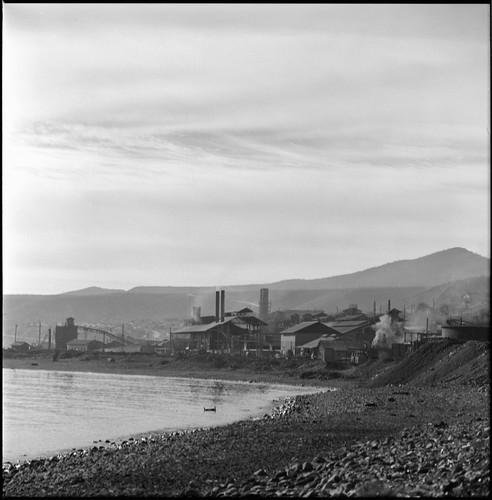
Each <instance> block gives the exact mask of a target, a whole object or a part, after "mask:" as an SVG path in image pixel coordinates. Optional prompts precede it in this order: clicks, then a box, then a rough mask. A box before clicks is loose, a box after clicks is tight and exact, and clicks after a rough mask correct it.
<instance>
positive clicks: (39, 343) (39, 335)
mask: <svg viewBox="0 0 492 500" xmlns="http://www.w3.org/2000/svg"><path fill="white" fill-rule="evenodd" d="M38 346H41V321H40V322H39V330H38Z"/></svg>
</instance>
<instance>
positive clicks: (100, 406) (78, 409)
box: [2, 368, 317, 462]
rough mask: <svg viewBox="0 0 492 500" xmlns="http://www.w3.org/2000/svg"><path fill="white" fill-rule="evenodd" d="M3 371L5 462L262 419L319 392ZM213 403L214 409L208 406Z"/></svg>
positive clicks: (238, 384) (209, 382)
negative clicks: (287, 401)
mask: <svg viewBox="0 0 492 500" xmlns="http://www.w3.org/2000/svg"><path fill="white" fill-rule="evenodd" d="M2 371H3V419H2V421H3V424H2V425H3V445H2V446H3V450H2V459H3V461H4V462H5V461H14V460H26V459H30V458H35V457H40V456H49V455H53V454H56V453H59V452H61V451H67V450H70V449H72V448H85V447H90V446H94V444H93V442H94V441H99V440H102V441H103V442H104V441H105V440H106V439H111V440H115V439H123V438H128V437H130V436H132V435H133V436H135V435H136V434H139V433H145V432H149V433H150V432H152V431H174V430H179V429H191V428H197V427H211V426H215V425H223V424H227V423H230V422H234V421H237V420H245V419H248V418H253V417H261V416H263V415H264V414H265V413H268V412H269V411H270V409H271V407H272V406H274V403H273V400H277V399H280V398H284V397H287V396H294V395H297V394H306V393H309V392H315V391H316V390H317V389H315V388H307V387H306V388H303V387H292V386H287V385H267V384H249V383H245V382H226V381H217V380H202V379H186V378H170V377H169V378H168V377H150V376H139V375H119V374H103V373H80V372H63V371H42V370H39V371H35V370H19V369H7V368H3V370H2ZM212 406H216V407H217V411H216V412H204V411H203V407H212ZM101 444H102V443H98V444H97V445H98V446H99V445H101Z"/></svg>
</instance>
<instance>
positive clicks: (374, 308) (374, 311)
mask: <svg viewBox="0 0 492 500" xmlns="http://www.w3.org/2000/svg"><path fill="white" fill-rule="evenodd" d="M372 313H373V314H372V315H373V316H376V301H374V307H373V310H372Z"/></svg>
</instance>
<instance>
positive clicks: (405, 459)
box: [183, 417, 490, 498]
mask: <svg viewBox="0 0 492 500" xmlns="http://www.w3.org/2000/svg"><path fill="white" fill-rule="evenodd" d="M489 454H490V426H489V423H488V422H486V421H485V420H484V419H482V418H481V417H479V418H477V419H475V420H471V421H470V422H469V423H460V424H452V425H451V426H449V425H448V424H446V423H445V422H444V421H441V422H439V423H437V424H432V423H429V424H428V425H427V426H424V427H423V428H422V427H413V428H405V429H404V430H403V431H402V432H401V433H400V434H399V435H397V436H396V437H387V438H384V439H375V440H371V441H366V442H358V443H356V444H354V445H352V446H347V447H342V448H340V449H339V450H337V451H336V452H333V453H328V454H326V455H322V456H320V455H318V456H316V457H314V458H313V459H312V460H310V461H306V462H297V463H292V464H290V465H288V466H287V467H285V468H281V469H278V470H275V471H273V472H272V473H270V474H268V473H267V472H266V471H265V470H264V469H259V470H257V471H256V472H255V473H254V474H252V475H251V477H250V478H249V479H247V480H246V481H243V482H241V483H239V484H237V483H233V482H230V483H228V484H219V485H214V486H213V487H212V488H211V489H209V490H206V491H204V492H203V496H217V497H228V496H245V495H258V496H288V497H302V498H308V497H318V496H347V497H351V496H355V497H368V496H397V497H399V496H402V497H408V496H409V497H440V496H459V497H463V496H464V497H469V496H483V497H486V496H488V495H489V493H490V458H489ZM187 493H189V490H184V491H183V494H187ZM195 493H197V492H196V491H195Z"/></svg>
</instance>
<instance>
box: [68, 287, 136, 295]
mask: <svg viewBox="0 0 492 500" xmlns="http://www.w3.org/2000/svg"><path fill="white" fill-rule="evenodd" d="M111 293H126V291H125V290H119V289H110V288H100V287H98V286H90V287H88V288H83V289H82V290H75V291H73V292H65V293H61V294H60V295H78V296H83V295H108V294H111Z"/></svg>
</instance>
